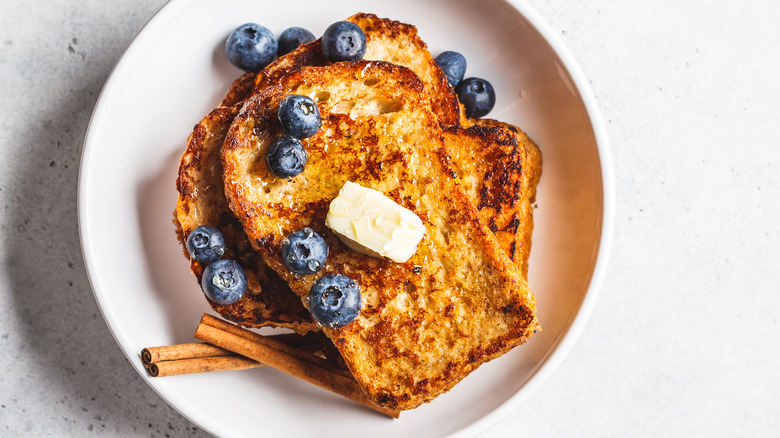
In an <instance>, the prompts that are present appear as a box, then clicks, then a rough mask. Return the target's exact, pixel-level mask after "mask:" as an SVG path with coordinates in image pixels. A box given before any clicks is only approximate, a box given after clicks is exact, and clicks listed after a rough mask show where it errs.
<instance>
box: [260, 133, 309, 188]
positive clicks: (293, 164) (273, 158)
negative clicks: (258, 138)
mask: <svg viewBox="0 0 780 438" xmlns="http://www.w3.org/2000/svg"><path fill="white" fill-rule="evenodd" d="M306 157H307V154H306V149H304V148H303V145H302V144H301V141H300V140H298V139H295V138H292V137H285V136H281V137H279V138H278V139H276V141H275V142H273V143H271V146H268V150H267V151H266V154H265V162H266V163H267V164H268V169H270V170H271V172H272V173H273V174H274V175H276V176H278V177H280V178H289V177H293V176H295V175H297V174H299V173H301V172H303V167H304V166H306Z"/></svg>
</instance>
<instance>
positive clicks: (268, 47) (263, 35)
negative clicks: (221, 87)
mask: <svg viewBox="0 0 780 438" xmlns="http://www.w3.org/2000/svg"><path fill="white" fill-rule="evenodd" d="M278 48H279V43H278V42H277V41H276V37H275V36H274V34H273V33H272V32H271V31H270V30H268V28H266V27H263V26H260V25H259V24H255V23H246V24H243V25H241V26H239V27H238V28H237V29H236V30H234V31H233V32H232V33H231V34H230V36H229V37H228V39H227V42H226V43H225V55H227V58H228V60H229V61H230V63H231V64H233V65H234V66H236V67H238V68H240V69H241V70H245V71H252V72H258V71H260V70H262V69H263V68H265V66H266V65H268V64H269V63H271V61H273V60H274V59H276V51H277V49H278Z"/></svg>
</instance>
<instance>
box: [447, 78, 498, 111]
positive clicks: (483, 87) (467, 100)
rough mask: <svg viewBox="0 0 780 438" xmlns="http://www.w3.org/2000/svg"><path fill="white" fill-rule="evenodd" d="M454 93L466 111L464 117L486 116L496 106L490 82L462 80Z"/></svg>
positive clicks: (472, 79) (473, 79)
mask: <svg viewBox="0 0 780 438" xmlns="http://www.w3.org/2000/svg"><path fill="white" fill-rule="evenodd" d="M455 92H456V93H457V94H458V99H459V100H460V103H462V104H463V106H464V108H465V109H466V115H467V116H468V117H471V118H479V117H482V116H484V115H486V114H487V113H489V112H490V110H492V109H493V106H494V105H495V104H496V92H495V91H493V86H492V85H490V82H488V81H486V80H484V79H480V78H468V79H464V80H462V81H460V83H459V84H458V86H457V87H455Z"/></svg>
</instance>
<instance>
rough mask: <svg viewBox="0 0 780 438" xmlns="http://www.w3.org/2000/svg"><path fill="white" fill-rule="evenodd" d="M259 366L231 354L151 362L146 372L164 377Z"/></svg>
mask: <svg viewBox="0 0 780 438" xmlns="http://www.w3.org/2000/svg"><path fill="white" fill-rule="evenodd" d="M261 366H263V364H261V363H260V362H258V361H256V360H252V359H249V358H246V357H243V356H239V355H237V354H231V355H230V356H212V357H196V358H190V359H178V360H163V361H160V362H152V363H149V364H148V365H147V370H148V371H149V375H151V376H152V377H166V376H178V375H181V374H191V373H206V372H210V371H227V370H245V369H249V368H257V367H261Z"/></svg>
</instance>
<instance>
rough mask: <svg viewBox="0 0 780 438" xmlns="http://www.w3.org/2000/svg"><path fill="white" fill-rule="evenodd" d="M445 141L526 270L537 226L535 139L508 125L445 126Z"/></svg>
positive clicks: (485, 214)
mask: <svg viewBox="0 0 780 438" xmlns="http://www.w3.org/2000/svg"><path fill="white" fill-rule="evenodd" d="M444 143H445V145H446V148H447V152H448V154H449V157H450V165H451V166H452V167H453V168H454V169H455V171H456V173H457V175H458V176H459V178H460V181H461V184H462V185H463V188H464V190H465V191H466V193H467V194H468V196H469V198H470V199H471V201H472V203H474V205H476V207H477V210H478V211H479V215H480V218H481V219H482V221H483V222H485V223H486V224H487V225H488V228H490V230H491V231H492V232H493V233H494V234H495V235H496V237H497V238H498V241H499V243H500V244H501V246H502V247H503V248H504V250H505V251H506V252H507V254H509V257H510V258H511V259H512V260H513V261H514V262H515V264H516V265H517V266H518V267H520V269H521V271H522V273H523V276H524V277H527V275H528V258H529V256H530V250H531V232H532V230H533V208H532V207H531V199H533V197H534V196H535V193H536V183H537V182H538V177H537V178H536V179H535V180H533V177H534V176H536V175H538V173H539V171H538V170H536V169H537V168H538V166H539V164H540V163H539V162H538V160H539V159H540V158H539V157H540V156H539V155H538V154H532V153H529V151H532V150H538V149H537V148H536V145H535V144H534V143H533V142H532V141H531V139H530V138H528V136H526V135H525V134H524V133H523V132H522V131H520V130H519V129H517V128H515V129H514V130H511V129H509V125H505V124H501V125H493V124H484V125H483V124H476V125H473V126H471V127H470V128H468V129H463V128H460V127H447V128H445V130H444Z"/></svg>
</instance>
